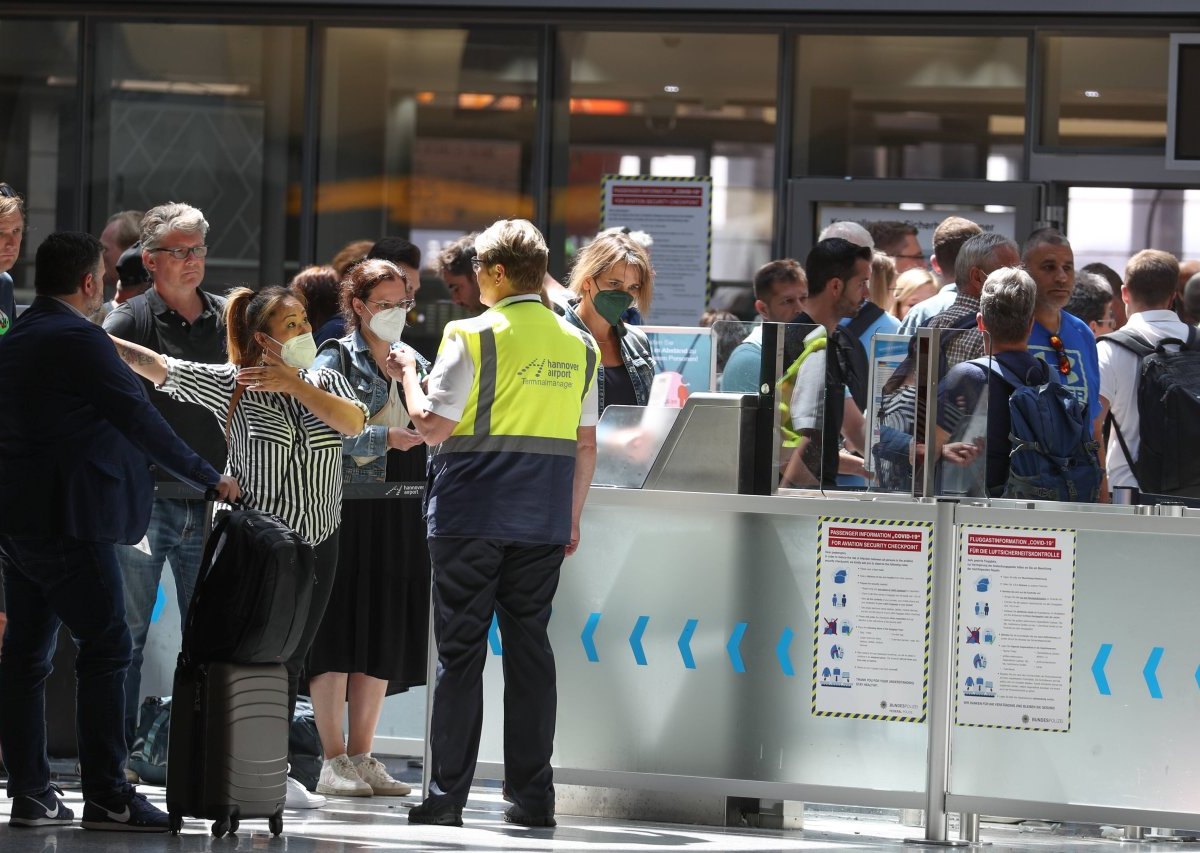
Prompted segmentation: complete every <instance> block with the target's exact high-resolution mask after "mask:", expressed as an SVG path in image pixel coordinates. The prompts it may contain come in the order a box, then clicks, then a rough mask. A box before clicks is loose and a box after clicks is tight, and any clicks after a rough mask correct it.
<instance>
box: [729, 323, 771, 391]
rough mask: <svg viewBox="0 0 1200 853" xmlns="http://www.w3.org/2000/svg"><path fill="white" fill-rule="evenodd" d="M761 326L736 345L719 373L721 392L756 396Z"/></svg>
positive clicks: (760, 362)
mask: <svg viewBox="0 0 1200 853" xmlns="http://www.w3.org/2000/svg"><path fill="white" fill-rule="evenodd" d="M762 332H763V330H762V324H761V323H760V324H759V325H757V326H755V327H754V328H753V329H752V330H751V331H750V334H749V335H747V336H746V340H744V341H742V342H741V343H740V344H738V345H737V348H736V349H734V351H733V352H732V353H730V354H729V360H728V361H726V362H725V370H724V371H723V372H722V373H721V390H722V391H725V392H726V393H734V394H738V393H740V394H757V393H758V378H759V371H760V369H761V365H762Z"/></svg>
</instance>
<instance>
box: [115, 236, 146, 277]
mask: <svg viewBox="0 0 1200 853" xmlns="http://www.w3.org/2000/svg"><path fill="white" fill-rule="evenodd" d="M117 276H118V277H119V278H120V279H121V284H123V285H125V286H126V287H138V286H140V285H143V284H149V283H150V273H149V272H147V271H146V266H145V264H143V263H142V244H141V243H140V242H139V243H134V244H133V245H132V246H130V247H129V248H128V249H126V250H125V251H124V252H122V253H121V257H120V259H119V260H118V261H117Z"/></svg>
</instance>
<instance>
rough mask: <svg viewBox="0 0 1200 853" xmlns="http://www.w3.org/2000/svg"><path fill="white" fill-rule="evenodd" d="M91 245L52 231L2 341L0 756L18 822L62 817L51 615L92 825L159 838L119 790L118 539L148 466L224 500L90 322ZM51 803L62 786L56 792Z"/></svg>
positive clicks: (138, 528)
mask: <svg viewBox="0 0 1200 853" xmlns="http://www.w3.org/2000/svg"><path fill="white" fill-rule="evenodd" d="M101 251H102V249H101V246H100V242H99V241H98V240H96V238H95V237H92V236H91V235H89V234H82V233H75V232H59V233H56V234H51V235H50V236H49V237H47V238H46V240H45V242H43V243H42V245H41V246H39V247H38V251H37V261H36V268H35V276H34V288H35V290H36V291H37V298H36V299H35V300H34V302H33V305H31V306H30V308H29V310H28V311H26V312H25V313H24V314H23V315H22V316H21V320H22V322H21V323H19V324H17V325H16V326H14V328H13V330H12V331H11V332H9V333H8V334H7V335H6V336H5V338H4V340H3V343H2V344H0V400H4V401H5V404H4V406H3V407H0V552H3V555H4V557H5V558H6V560H5V565H4V586H5V591H6V594H7V597H8V614H9V620H8V630H7V632H6V634H5V643H4V655H3V660H0V746H3V750H4V761H5V764H6V765H7V767H8V795H9V797H11V798H12V799H13V804H12V811H11V815H10V818H9V823H10V825H14V826H46V825H55V824H63V823H70V822H71V820H72V819H73V817H74V815H73V814H72V812H71V811H70V809H68V808H66V806H64V805H63V804H62V802H61V800H59V798H58V796H57V795H56V789H55V788H54V787H53V786H51V784H50V769H49V764H48V761H47V758H46V731H45V680H46V676H47V675H48V674H49V672H50V669H51V665H50V661H51V659H52V656H53V654H54V645H55V638H56V636H57V634H58V627H59V624H60V621H61V622H62V623H65V624H66V626H67V628H68V629H69V630H70V632H71V635H72V636H73V637H74V639H75V642H76V644H77V645H78V647H79V656H78V660H77V663H76V678H77V681H78V694H77V695H78V707H79V709H80V712H79V719H78V723H77V728H78V733H79V764H80V770H81V775H82V779H83V796H84V807H83V821H82V823H83V826H84V827H85V828H87V829H113V830H140V831H165V830H166V829H167V816H166V815H165V814H164V813H163V812H161V811H160V810H159V809H157V808H155V807H154V806H152V805H151V804H150V803H149V802H148V801H147V800H146V798H145V797H144V796H142V795H141V794H138V793H137V791H136V790H135V789H134V788H133V786H132V785H129V784H128V783H127V782H126V781H125V762H126V759H127V754H126V748H125V734H124V722H123V720H124V706H125V670H126V668H127V667H128V666H129V660H130V636H129V629H128V627H127V626H126V624H125V600H124V590H123V587H122V581H121V570H120V567H119V565H118V563H117V557H116V552H115V543H126V544H135V543H137V542H140V541H141V539H142V537H143V536H144V535H145V533H146V526H147V523H148V521H149V517H150V502H151V499H152V497H153V493H154V479H153V474H152V473H151V472H152V470H153V464H151V463H152V462H153V463H154V464H157V465H162V466H163V467H164V468H166V469H167V470H169V471H171V472H172V473H174V474H176V475H177V476H179V478H180V479H182V480H184V481H186V482H188V483H191V484H192V485H194V486H196V487H197V488H201V489H215V490H216V492H217V493H218V494H219V495H221V496H222V497H235V496H236V494H237V491H238V487H237V483H236V482H234V481H233V480H232V479H230V478H228V477H222V476H221V475H220V474H219V473H218V472H217V471H216V470H215V469H214V468H213V467H212V466H211V465H209V464H208V463H207V462H205V461H204V460H203V459H201V458H200V457H199V456H197V455H196V454H195V453H194V452H192V450H191V449H190V448H188V447H187V445H185V444H184V443H183V442H182V441H180V440H179V439H178V438H177V437H176V436H175V434H174V433H173V432H172V431H171V429H170V427H168V426H167V424H166V422H165V421H164V420H163V419H162V416H161V415H159V413H158V411H157V410H156V409H155V408H154V407H153V406H152V405H151V404H150V401H149V400H148V399H147V398H146V393H145V391H144V390H143V388H142V385H141V383H140V382H139V381H138V379H137V377H136V376H135V375H134V374H133V372H132V371H131V370H130V369H129V368H128V367H127V366H126V365H125V364H123V363H122V362H121V360H120V359H119V358H118V357H117V353H116V349H115V348H114V347H113V345H112V342H111V341H110V340H109V338H108V336H107V335H106V334H105V333H104V332H103V331H102V330H101V329H100V327H99V326H96V325H93V324H92V323H90V322H88V319H87V317H88V315H90V314H92V313H93V312H94V311H95V309H96V308H97V307H99V305H100V304H101V303H102V302H103V300H104V281H103V279H104V264H103V261H102V259H101ZM58 793H61V792H58Z"/></svg>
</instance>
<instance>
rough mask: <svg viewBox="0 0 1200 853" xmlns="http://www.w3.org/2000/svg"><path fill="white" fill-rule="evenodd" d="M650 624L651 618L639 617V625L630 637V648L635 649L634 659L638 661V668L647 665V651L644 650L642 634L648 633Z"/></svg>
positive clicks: (634, 627)
mask: <svg viewBox="0 0 1200 853" xmlns="http://www.w3.org/2000/svg"><path fill="white" fill-rule="evenodd" d="M649 624H650V617H649V616H639V617H638V620H637V624H636V625H634V626H633V633H632V634H630V635H629V648H631V649H633V659H634V660H635V661H637V665H638V666H645V665H646V650H645V649H643V648H642V634H645V633H646V626H647V625H649Z"/></svg>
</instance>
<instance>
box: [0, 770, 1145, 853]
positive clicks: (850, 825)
mask: <svg viewBox="0 0 1200 853" xmlns="http://www.w3.org/2000/svg"><path fill="white" fill-rule="evenodd" d="M65 790H66V799H67V803H68V805H69V806H70V807H71V808H73V809H74V810H75V813H76V815H78V814H79V813H80V812H81V811H82V808H83V804H82V798H81V795H80V793H79V789H78V787H77V786H75V787H71V786H70V785H69V782H68V785H67V786H66V787H65ZM141 790H142V791H143V792H145V793H146V794H147V795H148V796H149V797H150V799H151V800H152V801H153V802H155V803H157V804H158V805H160V806H161V805H163V793H164V792H163V789H162V788H153V787H142V788H141ZM416 802H417V796H416V795H415V794H414V795H413V796H411V797H404V798H371V799H349V798H346V799H337V800H331V801H330V803H329V805H328V806H327V807H326V808H324V809H320V810H317V811H310V812H288V813H287V815H286V818H285V826H284V835H283V837H281V838H279V839H272V838H271V836H270V835H269V834H268V832H267V828H266V822H265V821H246V822H245V823H244V824H243V825H242V828H241V829H240V831H239V832H238V834H237V835H236V836H232V837H227V838H224V839H215V838H213V837H212V836H211V835H210V834H209V830H208V824H207V823H204V822H201V821H198V820H189V821H188V822H187V825H186V826H185V829H184V833H183V835H182V836H180V837H179V838H175V837H172V836H166V835H138V834H130V833H103V832H89V831H87V830H83V829H80V828H78V827H73V828H69V829H66V828H57V829H11V828H9V827H8V825H7V816H8V808H9V801H8V800H7V799H3V798H0V851H3V853H114V852H115V851H120V853H127V851H128V853H138V851H161V850H166V851H172V853H174V851H179V853H186V852H187V851H201V850H212V851H216V853H224V851H234V850H239V851H249V850H255V851H265V853H272V851H281V853H282V851H287V853H349V851H406V850H412V851H416V850H429V851H439V853H453V851H492V850H496V851H523V853H540V851H559V850H583V851H594V853H602V851H646V852H647V853H651V851H653V853H665V851H684V850H686V851H695V853H707V851H726V850H728V851H764V853H765V851H789V850H813V851H818V850H824V851H839V853H842V851H845V853H851V851H897V852H898V851H903V850H906V849H907V850H912V849H934V848H920V847H916V848H914V847H910V846H906V845H905V844H904V843H903V839H905V838H910V837H913V836H919V835H920V834H921V830H920V829H915V828H912V827H906V826H901V825H900V824H899V823H898V822H897V820H896V816H895V814H894V813H888V812H880V813H862V812H861V811H859V812H856V813H851V812H846V811H837V810H834V809H831V808H829V807H821V808H810V809H809V810H808V811H807V812H806V815H805V828H804V830H803V831H782V830H765V829H722V828H716V827H696V826H683V825H677V824H658V823H638V822H630V821H616V820H603V819H595V818H573V817H570V816H562V815H560V816H559V825H558V827H557V828H556V829H526V828H523V827H517V826H512V825H509V824H506V823H504V821H503V819H502V811H503V807H504V806H505V804H504V803H503V802H502V801H501V799H500V796H499V792H498V791H497V790H496V789H494V788H478V789H476V791H475V793H474V795H473V796H472V799H471V801H470V803H469V804H468V808H467V810H466V811H465V812H464V814H463V820H464V823H465V825H464V826H463V827H462V828H444V827H441V828H439V827H417V826H409V824H408V820H407V814H408V809H409V808H411V807H412V806H413V805H415V804H416ZM1098 833H1099V829H1098V828H1097V827H1062V826H1056V825H1049V824H1028V825H1010V824H992V823H985V824H984V829H983V837H984V840H985V841H988V842H991V847H990V850H991V851H995V853H1000V851H1008V850H1036V851H1045V853H1051V851H1055V852H1057V851H1068V853H1094V851H1103V850H1105V849H1107V850H1112V851H1116V850H1122V851H1126V850H1133V851H1139V850H1140V851H1145V850H1149V849H1151V847H1150V846H1149V845H1121V844H1118V843H1116V842H1113V841H1108V840H1102V839H1101V838H1099V837H1098ZM1160 849H1161V847H1160Z"/></svg>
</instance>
